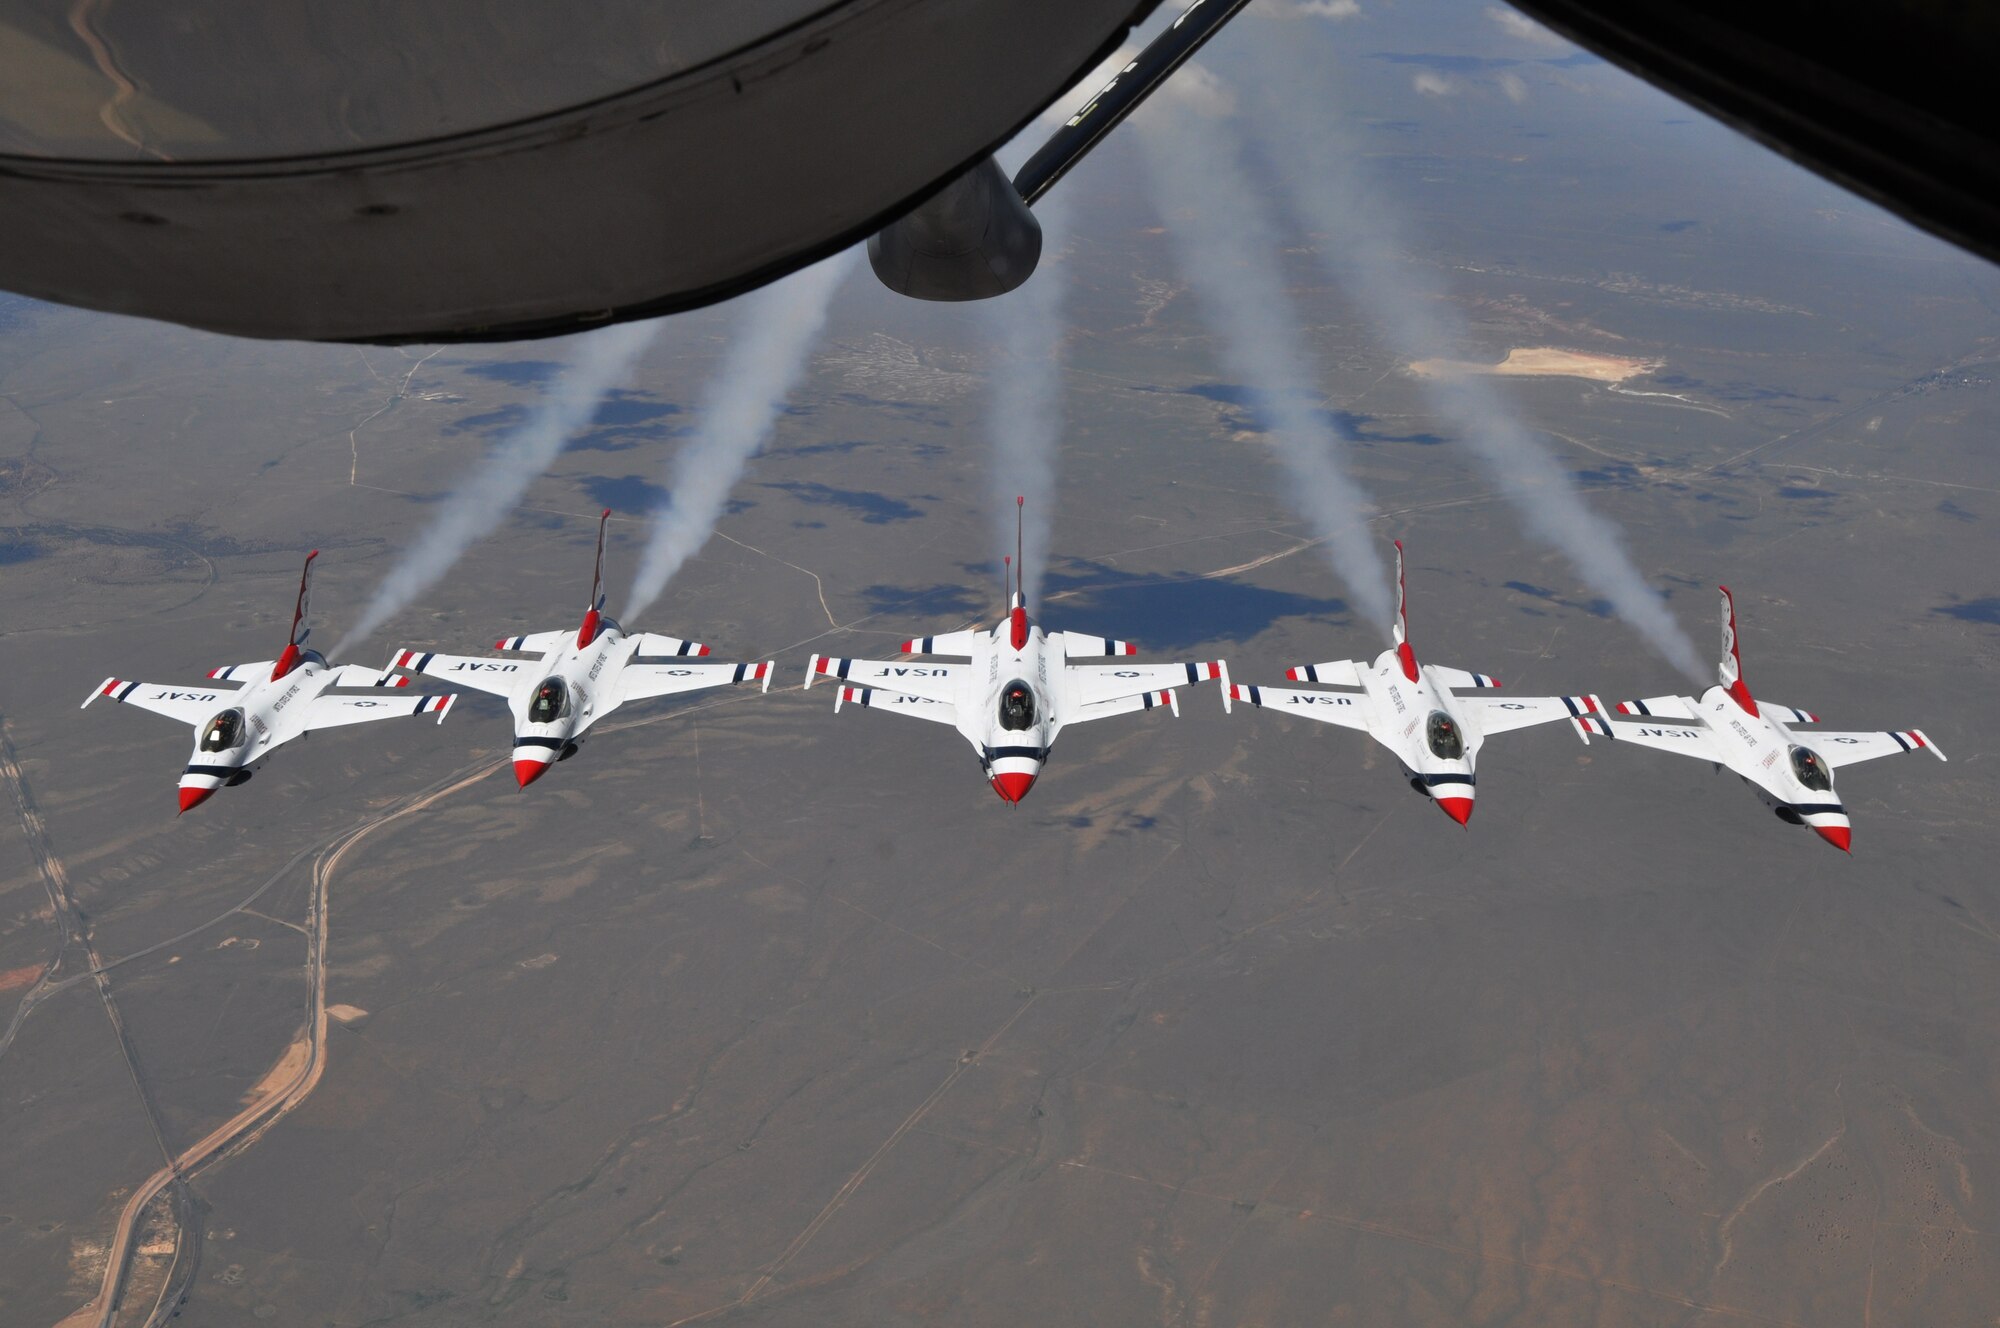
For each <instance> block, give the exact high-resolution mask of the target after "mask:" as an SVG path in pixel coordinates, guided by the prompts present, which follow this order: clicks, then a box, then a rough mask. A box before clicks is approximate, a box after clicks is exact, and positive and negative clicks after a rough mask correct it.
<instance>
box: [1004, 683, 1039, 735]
mask: <svg viewBox="0 0 2000 1328" xmlns="http://www.w3.org/2000/svg"><path fill="white" fill-rule="evenodd" d="M1034 726H1035V692H1034V689H1033V688H1031V687H1029V686H1028V684H1027V683H1025V682H1022V681H1021V680H1020V679H1019V678H1016V679H1015V680H1014V681H1012V682H1010V683H1008V684H1007V685H1006V686H1005V687H1002V688H1001V689H1000V727H1001V728H1003V729H1006V730H1007V731H1008V732H1010V733H1019V732H1020V731H1021V730H1022V729H1029V728H1033V727H1034Z"/></svg>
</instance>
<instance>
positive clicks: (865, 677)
mask: <svg viewBox="0 0 2000 1328" xmlns="http://www.w3.org/2000/svg"><path fill="white" fill-rule="evenodd" d="M971 668H972V666H971V665H969V664H912V663H909V662H908V661H897V660H891V659H842V658H840V657H839V656H836V655H814V656H813V657H812V661H811V662H810V663H809V664H807V665H806V686H808V687H810V686H812V685H813V679H814V678H815V677H817V676H819V675H821V674H824V675H825V676H827V677H829V678H838V679H840V680H841V681H842V682H847V683H853V684H854V685H855V686H857V687H876V688H880V689H882V690H884V691H891V692H898V693H901V694H903V695H906V696H922V697H928V698H929V699H930V700H933V701H948V702H954V703H955V702H956V701H957V700H958V690H959V683H960V682H961V680H963V679H964V677H965V676H966V675H967V674H968V673H969V672H970V671H971Z"/></svg>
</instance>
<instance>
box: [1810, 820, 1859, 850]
mask: <svg viewBox="0 0 2000 1328" xmlns="http://www.w3.org/2000/svg"><path fill="white" fill-rule="evenodd" d="M1813 829H1815V830H1817V831H1818V832H1819V837H1820V838H1821V839H1824V840H1825V841H1826V842H1827V843H1829V844H1831V845H1833V846H1834V847H1835V848H1837V849H1839V850H1840V851H1841V852H1842V853H1852V852H1854V850H1853V849H1851V848H1849V847H1848V845H1849V844H1850V843H1852V842H1853V840H1854V832H1853V831H1851V830H1849V829H1848V828H1847V827H1846V826H1844V825H1816V826H1814V827H1813Z"/></svg>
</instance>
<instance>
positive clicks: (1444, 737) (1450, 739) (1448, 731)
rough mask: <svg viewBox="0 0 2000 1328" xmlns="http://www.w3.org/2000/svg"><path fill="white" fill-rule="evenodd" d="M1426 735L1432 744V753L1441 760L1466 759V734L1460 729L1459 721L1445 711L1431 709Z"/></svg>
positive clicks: (1425, 729)
mask: <svg viewBox="0 0 2000 1328" xmlns="http://www.w3.org/2000/svg"><path fill="white" fill-rule="evenodd" d="M1424 737H1425V739H1426V740H1427V741H1429V743H1430V745H1431V755H1432V756H1435V757H1437V758H1438V759H1439V760H1440V761H1463V760H1464V759H1465V735H1464V734H1462V733H1460V732H1459V731H1458V722H1457V721H1456V720H1454V719H1453V718H1452V717H1451V716H1450V715H1447V714H1446V713H1445V712H1444V711H1442V710H1433V711H1431V717H1430V719H1429V720H1428V721H1426V722H1425V724H1424Z"/></svg>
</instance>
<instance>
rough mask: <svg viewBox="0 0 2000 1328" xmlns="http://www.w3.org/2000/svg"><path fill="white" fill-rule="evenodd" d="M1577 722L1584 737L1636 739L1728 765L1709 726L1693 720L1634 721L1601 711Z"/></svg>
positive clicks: (1585, 739) (1669, 750)
mask: <svg viewBox="0 0 2000 1328" xmlns="http://www.w3.org/2000/svg"><path fill="white" fill-rule="evenodd" d="M1570 722H1571V723H1572V724H1574V725H1576V730H1577V732H1578V733H1580V734H1583V735H1584V741H1585V742H1588V741H1590V739H1591V738H1609V739H1611V740H1612V741H1613V742H1636V743H1638V744H1639V745H1640V746H1641V747H1657V748H1659V749H1660V750H1661V751H1663V752H1678V753H1680V754H1681V755H1682V756H1692V757H1694V758H1695V759H1696V760H1697V761H1715V762H1719V763H1721V764H1724V765H1727V764H1728V762H1727V761H1724V760H1723V753H1722V752H1721V751H1720V750H1719V749H1718V748H1717V747H1716V744H1715V740H1714V739H1713V738H1711V737H1710V736H1709V733H1708V730H1707V729H1705V728H1701V727H1698V726H1696V725H1692V724H1633V723H1630V722H1629V721H1627V720H1622V719H1606V718H1604V716H1602V715H1578V716H1577V717H1576V718H1574V719H1572V720H1571V721H1570Z"/></svg>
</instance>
